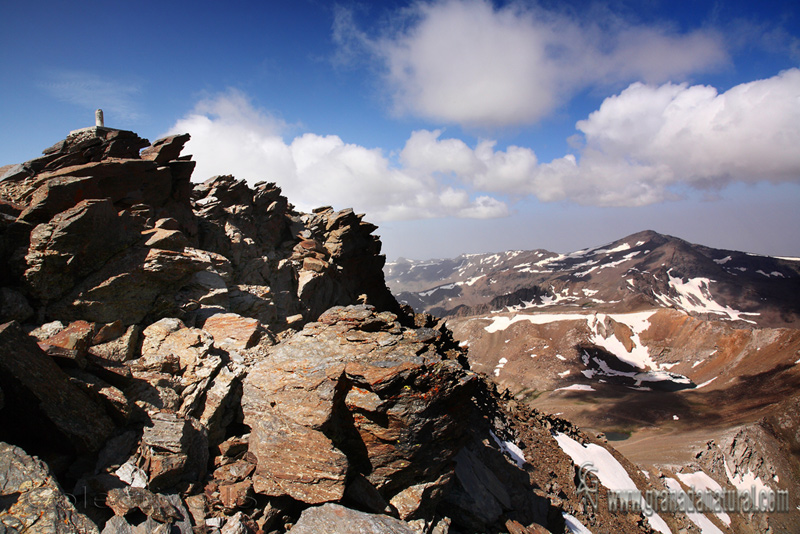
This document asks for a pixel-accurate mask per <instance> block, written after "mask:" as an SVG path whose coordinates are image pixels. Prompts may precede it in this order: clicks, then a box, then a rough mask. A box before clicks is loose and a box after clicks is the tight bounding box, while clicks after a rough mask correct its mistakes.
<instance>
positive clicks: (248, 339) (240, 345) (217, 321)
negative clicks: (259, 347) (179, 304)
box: [203, 313, 263, 351]
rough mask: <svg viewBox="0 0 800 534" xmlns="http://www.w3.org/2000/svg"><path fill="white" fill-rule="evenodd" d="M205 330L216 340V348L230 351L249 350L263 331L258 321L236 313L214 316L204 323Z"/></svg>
mask: <svg viewBox="0 0 800 534" xmlns="http://www.w3.org/2000/svg"><path fill="white" fill-rule="evenodd" d="M203 330H205V331H206V332H208V333H209V334H211V336H212V337H213V338H214V346H216V347H218V348H221V349H224V350H229V351H230V350H243V349H249V348H250V347H252V346H254V345H255V344H256V343H258V340H259V339H260V338H261V333H262V331H263V330H262V328H261V324H260V323H259V322H258V320H256V319H250V318H248V317H242V316H241V315H237V314H235V313H218V314H216V315H212V316H211V317H209V318H208V319H206V321H205V323H203Z"/></svg>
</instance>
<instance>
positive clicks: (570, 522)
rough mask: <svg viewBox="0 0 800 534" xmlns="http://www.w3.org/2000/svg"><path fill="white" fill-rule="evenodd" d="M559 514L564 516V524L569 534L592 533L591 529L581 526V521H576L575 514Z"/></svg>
mask: <svg viewBox="0 0 800 534" xmlns="http://www.w3.org/2000/svg"><path fill="white" fill-rule="evenodd" d="M561 516H562V517H563V518H564V526H566V527H567V530H569V532H570V534H592V531H591V530H589V529H588V528H586V527H585V526H583V523H581V522H580V521H578V519H577V518H576V517H575V516H573V515H570V514H568V513H567V512H561Z"/></svg>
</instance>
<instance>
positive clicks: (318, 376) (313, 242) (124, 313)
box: [0, 127, 693, 534]
mask: <svg viewBox="0 0 800 534" xmlns="http://www.w3.org/2000/svg"><path fill="white" fill-rule="evenodd" d="M188 139H189V136H188V135H175V136H170V137H167V138H164V139H160V140H158V141H156V142H154V143H152V144H151V143H149V142H148V141H147V140H145V139H142V138H140V137H139V136H138V135H136V134H135V133H133V132H128V131H123V130H114V129H110V128H100V127H98V128H91V129H85V130H79V131H77V132H76V133H74V134H73V135H70V136H69V137H68V138H67V139H65V140H64V141H61V142H59V143H57V144H56V145H54V146H53V147H51V148H49V149H47V150H45V151H44V155H43V156H42V157H41V158H37V159H34V160H32V161H28V162H26V163H23V164H19V165H15V166H11V167H5V168H3V169H2V171H0V172H2V176H0V529H2V531H3V532H9V533H11V532H20V533H21V532H26V533H28V534H33V533H53V532H56V533H99V532H102V533H107V534H111V533H116V532H120V533H144V532H147V533H151V532H156V533H166V532H170V533H182V534H187V533H190V532H192V533H195V532H196V533H200V532H209V533H215V532H217V533H222V534H233V533H247V532H251V533H280V532H286V531H289V530H291V531H292V532H295V533H303V532H369V533H376V534H380V533H405V532H409V533H410V532H415V533H437V534H447V533H453V534H459V533H467V532H510V533H515V534H525V533H539V532H548V531H549V532H555V533H560V532H564V529H565V525H567V524H573V525H574V523H575V522H580V523H582V524H583V525H588V526H589V528H599V529H600V530H597V531H598V532H602V531H610V532H611V531H613V532H620V533H630V532H651V527H650V525H651V522H652V521H654V519H648V518H647V517H645V515H643V514H642V513H641V512H639V511H630V512H626V513H617V514H610V513H609V512H608V510H607V507H604V506H602V505H598V506H591V505H587V503H586V501H585V500H583V499H581V498H580V490H579V482H580V480H579V477H578V476H577V471H576V469H577V468H576V465H575V464H574V463H573V460H572V459H571V458H570V457H569V456H568V455H567V454H566V453H565V452H564V451H563V449H562V447H560V446H559V443H558V442H557V441H556V437H558V438H559V439H561V440H562V441H563V440H570V443H573V442H574V443H575V446H576V447H578V448H581V447H584V448H586V447H589V446H591V447H598V448H601V447H603V444H602V443H600V442H598V441H597V440H595V439H594V438H592V437H590V436H588V435H586V434H584V433H583V432H581V431H580V430H579V429H577V428H575V427H574V426H573V425H571V424H570V423H569V422H568V421H565V420H563V419H559V418H558V417H554V416H550V415H547V414H543V413H541V412H537V411H535V410H531V409H529V408H525V407H524V406H521V405H518V404H517V403H516V401H514V400H513V399H511V398H510V397H508V396H507V395H505V396H504V395H501V394H499V393H498V392H497V391H496V389H495V388H494V387H493V386H492V385H491V384H490V383H489V382H487V381H486V380H485V378H484V377H482V376H481V375H478V374H476V373H475V372H473V371H471V370H470V369H469V365H468V364H467V358H466V355H465V351H464V350H463V349H462V348H459V346H458V344H457V343H456V342H455V341H454V340H453V337H452V334H451V332H450V331H449V330H448V328H447V327H446V326H445V324H444V323H443V322H442V321H440V320H438V319H436V318H434V317H432V316H430V315H427V314H414V313H413V311H411V310H410V309H409V308H408V307H403V306H400V305H399V304H398V303H397V301H396V300H395V299H394V297H393V296H392V295H391V293H390V292H389V290H388V289H387V287H386V284H385V282H384V277H383V273H382V268H383V266H384V262H385V258H384V257H383V256H382V255H381V254H380V247H381V245H380V241H379V239H378V237H377V236H375V235H374V234H373V232H374V231H375V229H376V227H375V226H374V225H372V224H370V223H368V222H366V221H364V220H363V216H362V215H358V214H356V213H354V212H353V211H352V210H349V209H345V210H341V211H335V210H333V209H332V208H330V207H322V208H319V209H316V210H314V211H313V212H312V213H300V212H297V211H295V209H294V208H293V206H292V205H291V204H290V203H289V202H288V200H287V199H286V198H285V197H284V196H283V195H282V194H281V191H280V189H279V188H278V187H277V186H276V185H275V184H274V183H267V182H262V183H259V184H256V185H254V186H253V187H250V186H249V185H247V184H246V183H245V182H244V181H241V180H236V179H235V178H234V177H232V176H217V177H213V178H211V179H209V180H207V181H205V182H203V183H199V184H194V183H192V181H191V176H192V172H193V170H194V162H193V161H191V158H190V156H181V151H182V148H183V146H184V144H185V143H186V141H188ZM604 450H605V449H604ZM609 454H611V453H609ZM616 458H617V460H616V461H618V462H619V465H620V466H623V467H621V469H624V470H627V472H629V473H631V476H632V477H634V478H635V480H636V481H637V484H638V485H639V487H640V488H642V489H644V488H651V489H652V488H655V489H664V486H663V484H662V483H661V482H659V481H658V479H654V480H652V481H648V480H646V479H645V478H644V477H643V476H642V475H641V474H640V473H639V472H638V470H637V469H636V468H635V467H634V466H633V465H632V464H630V463H629V462H627V461H625V460H624V458H622V457H620V456H619V455H618V454H617V455H616ZM598 492H599V493H598V496H599V498H600V500H601V503H605V502H606V501H604V499H606V500H607V489H606V488H605V487H600V488H599V489H598ZM667 522H668V523H669V525H670V528H671V529H673V530H675V531H678V530H680V529H684V531H686V532H692V531H693V530H692V529H693V527H692V526H691V524H690V523H689V522H688V521H687V520H686V518H685V517H684V516H680V515H676V516H671V517H669V518H667ZM687 529H688V530H687Z"/></svg>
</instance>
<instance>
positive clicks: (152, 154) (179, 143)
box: [140, 134, 189, 164]
mask: <svg viewBox="0 0 800 534" xmlns="http://www.w3.org/2000/svg"><path fill="white" fill-rule="evenodd" d="M188 140H189V134H180V135H171V136H169V137H162V138H161V139H157V140H156V141H154V142H153V144H152V145H150V146H149V147H147V148H145V149H144V150H142V152H141V153H140V157H141V158H142V159H145V160H151V161H155V162H156V163H160V164H164V163H167V162H168V161H171V160H174V159H177V158H178V156H180V154H181V150H183V145H185V144H186V142H187V141H188Z"/></svg>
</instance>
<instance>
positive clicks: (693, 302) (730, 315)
mask: <svg viewBox="0 0 800 534" xmlns="http://www.w3.org/2000/svg"><path fill="white" fill-rule="evenodd" d="M671 271H672V269H670V270H668V271H667V276H669V285H670V287H671V288H672V289H673V290H674V291H675V293H677V296H675V297H672V296H669V295H660V294H657V293H656V294H655V295H654V296H655V297H656V298H657V299H658V300H660V301H661V302H662V303H664V304H665V305H666V306H672V305H675V306H678V307H680V308H681V309H683V310H684V311H687V312H696V313H713V314H716V315H725V316H727V317H725V318H727V319H730V320H732V321H745V322H748V323H752V324H755V321H750V320H748V319H744V318H742V315H761V314H760V313H748V312H741V311H739V310H734V309H733V308H731V307H730V306H722V305H721V304H719V303H718V302H716V301H715V300H714V298H713V296H712V295H711V290H710V285H711V282H713V280H709V279H708V278H702V277H697V278H689V279H688V280H687V281H686V282H684V281H683V279H682V278H678V277H675V276H672V274H671Z"/></svg>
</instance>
